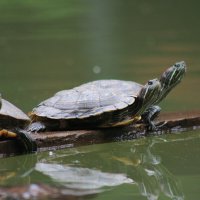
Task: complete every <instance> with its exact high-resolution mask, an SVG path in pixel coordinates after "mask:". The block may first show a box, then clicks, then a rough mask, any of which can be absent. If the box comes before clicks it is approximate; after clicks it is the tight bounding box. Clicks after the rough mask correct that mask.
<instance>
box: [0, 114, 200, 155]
mask: <svg viewBox="0 0 200 200" xmlns="http://www.w3.org/2000/svg"><path fill="white" fill-rule="evenodd" d="M156 123H157V124H158V125H163V126H162V127H161V128H160V130H159V131H157V132H154V133H149V132H147V129H146V127H145V125H144V124H132V125H129V126H126V127H117V128H107V129H96V130H73V131H62V132H61V131H58V132H41V133H31V136H32V137H33V138H34V139H35V141H36V143H37V146H38V151H48V150H56V149H61V148H67V147H74V146H79V145H86V144H94V143H104V142H111V141H120V140H125V139H129V140H130V139H136V138H139V137H144V136H146V135H148V134H156V135H158V134H164V133H175V132H183V131H187V130H195V129H199V128H200V111H194V112H179V113H162V114H161V115H160V116H159V118H158V119H157V120H156ZM21 149H22V147H21V146H20V144H19V142H18V141H17V140H5V141H0V156H1V157H2V156H5V155H10V154H20V153H22V151H21Z"/></svg>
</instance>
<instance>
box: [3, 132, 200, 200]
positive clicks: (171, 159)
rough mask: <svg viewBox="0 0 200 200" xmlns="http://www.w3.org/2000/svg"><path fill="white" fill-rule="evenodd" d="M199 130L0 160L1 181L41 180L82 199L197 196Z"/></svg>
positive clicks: (22, 182) (40, 181)
mask: <svg viewBox="0 0 200 200" xmlns="http://www.w3.org/2000/svg"><path fill="white" fill-rule="evenodd" d="M199 146H200V132H197V131H195V132H188V133H182V134H181V135H179V134H176V135H163V136H159V137H155V136H154V137H149V138H141V139H138V140H134V141H123V142H115V143H109V144H98V145H90V146H84V147H79V148H71V149H66V150H60V151H54V152H45V153H39V154H37V155H35V154H34V155H23V156H16V157H13V158H5V159H1V169H0V170H1V175H2V176H1V179H0V184H1V186H8V185H9V186H13V185H14V186H15V185H18V186H19V185H24V184H25V185H26V184H30V183H38V184H39V183H40V184H41V183H45V184H49V185H55V186H56V187H60V188H63V187H64V188H66V189H67V191H68V194H73V195H75V196H77V195H81V196H83V198H84V196H85V195H89V196H87V197H85V198H84V199H88V198H92V199H102V200H103V199H134V198H136V199H178V200H182V199H193V200H195V199H196V200H197V199H198V198H199V189H200V185H199V180H200V159H199V155H200V148H199Z"/></svg>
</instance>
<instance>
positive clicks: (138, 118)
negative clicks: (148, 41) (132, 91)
mask: <svg viewBox="0 0 200 200" xmlns="http://www.w3.org/2000/svg"><path fill="white" fill-rule="evenodd" d="M139 120H141V116H135V117H133V118H132V119H128V120H124V121H122V122H117V123H116V124H113V125H112V126H113V127H114V126H126V125H129V124H131V123H133V122H137V121H139Z"/></svg>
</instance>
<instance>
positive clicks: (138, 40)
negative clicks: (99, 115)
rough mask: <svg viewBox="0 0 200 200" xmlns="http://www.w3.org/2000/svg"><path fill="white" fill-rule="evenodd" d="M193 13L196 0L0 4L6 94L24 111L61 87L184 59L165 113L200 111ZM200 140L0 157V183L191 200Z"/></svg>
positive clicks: (102, 195)
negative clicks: (182, 73)
mask: <svg viewBox="0 0 200 200" xmlns="http://www.w3.org/2000/svg"><path fill="white" fill-rule="evenodd" d="M199 6H200V3H199V2H198V1H194V0H191V1H190V2H188V1H185V0H183V1H172V0H169V1H163V0H160V1H151V2H150V1H147V0H142V1H133V0H109V1H108V0H84V1H83V0H67V1H64V0H62V1H61V0H58V1H53V0H48V1H47V0H44V1H37V0H36V1H33V0H18V1H6V0H1V1H0V71H1V73H0V83H1V93H2V96H3V97H4V98H5V99H8V100H9V101H11V102H12V103H14V104H16V105H17V106H18V107H20V108H21V109H22V110H24V111H25V112H28V111H30V110H31V109H32V108H33V107H34V106H35V105H37V104H38V103H39V102H41V101H42V100H44V99H46V98H48V97H50V96H52V95H53V94H54V93H55V92H57V91H59V90H62V89H67V88H71V87H74V86H77V85H79V84H81V83H84V82H89V81H92V80H96V79H108V78H112V79H123V80H134V81H137V82H140V83H145V82H146V81H147V80H149V79H152V78H154V77H159V76H160V74H161V73H162V72H163V71H164V70H165V69H166V68H167V67H168V66H170V65H172V64H173V63H175V62H176V61H180V60H185V61H186V63H187V65H188V70H187V75H186V77H185V78H184V79H183V81H182V83H181V84H180V85H179V86H177V88H175V89H174V90H173V91H172V92H171V93H170V94H169V95H168V96H167V98H166V99H165V100H164V101H163V102H162V103H161V106H162V109H163V111H174V112H175V111H186V110H199V108H200V106H199V102H200V95H199V90H198V88H199V85H200V67H199V66H200V37H199V35H200V26H199V18H200V13H199ZM199 135H200V133H199V132H198V131H196V132H188V133H184V134H177V135H168V136H162V137H156V138H153V137H152V138H151V137H150V138H146V139H140V140H138V141H128V142H125V141H124V142H121V143H109V144H102V145H90V146H86V147H80V148H77V149H75V148H71V149H66V150H63V151H57V152H53V154H52V155H51V154H50V155H49V153H39V154H37V155H27V156H17V157H12V158H6V159H1V164H0V174H1V177H0V183H1V185H4V186H8V185H18V184H19V183H22V184H28V183H30V182H31V183H48V184H55V185H56V186H59V185H61V186H64V187H66V188H71V192H74V191H76V190H77V189H80V190H84V191H86V193H87V191H88V193H92V196H90V198H93V199H122V198H124V199H173V198H174V199H192V200H195V199H199V198H198V197H199V196H200V192H199V191H200V186H199V183H200V177H199V176H200V171H199V167H200V157H199V151H200V150H199V143H200V141H199ZM48 169H49V170H50V171H53V172H52V173H49V172H48ZM60 174H61V175H60ZM78 177H81V178H80V179H79V178H78ZM61 178H62V179H61ZM67 179H68V180H69V182H67V181H66V180H67ZM74 180H77V181H74ZM78 180H80V181H78ZM91 180H92V181H91ZM86 186H88V188H87V187H86ZM85 187H86V188H85ZM92 187H93V188H92ZM158 196H159V197H158Z"/></svg>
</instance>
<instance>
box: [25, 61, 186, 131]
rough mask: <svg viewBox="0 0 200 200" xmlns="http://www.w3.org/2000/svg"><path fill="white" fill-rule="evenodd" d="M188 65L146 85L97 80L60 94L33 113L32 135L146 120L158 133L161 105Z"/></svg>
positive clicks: (172, 69) (180, 64)
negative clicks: (157, 125) (157, 121)
mask: <svg viewBox="0 0 200 200" xmlns="http://www.w3.org/2000/svg"><path fill="white" fill-rule="evenodd" d="M185 71H186V64H185V62H184V61H181V62H177V63H175V64H174V65H173V66H171V67H169V68H168V69H167V70H165V71H164V73H163V74H162V75H161V77H160V79H152V80H149V81H148V82H147V83H146V84H145V85H141V84H139V83H136V82H133V81H123V80H113V79H111V80H96V81H92V82H89V83H85V84H82V85H80V86H78V87H75V88H72V89H69V90H63V91H60V92H57V93H56V94H55V95H54V96H53V97H51V98H49V99H47V100H45V101H43V102H41V103H40V104H39V105H38V106H36V107H35V108H34V109H33V110H32V112H30V113H29V117H30V118H31V124H30V125H29V126H28V131H30V132H42V131H62V130H69V129H83V128H86V129H96V128H110V127H117V126H125V125H128V124H131V123H133V122H138V121H140V120H143V121H144V122H145V124H147V126H148V129H149V130H156V129H157V127H156V125H155V124H154V122H153V120H154V119H155V117H156V116H157V115H158V114H159V112H160V111H161V108H160V107H159V106H157V105H156V104H158V103H159V102H160V101H161V100H162V99H163V98H164V97H165V96H166V95H167V94H168V93H169V92H170V91H171V89H172V88H173V87H175V86H176V85H177V84H178V83H179V82H180V81H181V79H182V77H183V75H184V74H185Z"/></svg>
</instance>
